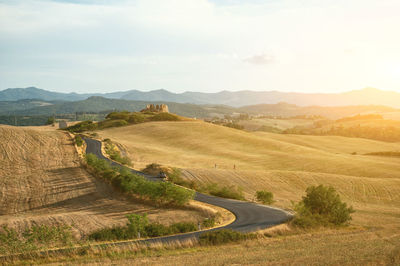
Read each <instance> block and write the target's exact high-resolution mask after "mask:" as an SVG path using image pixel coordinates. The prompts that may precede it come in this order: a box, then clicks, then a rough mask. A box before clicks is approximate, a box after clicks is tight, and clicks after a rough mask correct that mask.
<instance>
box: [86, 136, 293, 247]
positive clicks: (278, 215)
mask: <svg viewBox="0 0 400 266" xmlns="http://www.w3.org/2000/svg"><path fill="white" fill-rule="evenodd" d="M84 140H85V142H86V144H87V146H86V153H93V154H95V155H96V156H97V157H98V158H101V159H105V160H108V161H110V160H109V159H108V158H106V157H105V156H104V155H103V154H102V152H101V142H100V141H97V140H94V139H90V138H84ZM111 163H112V164H113V165H119V164H117V163H116V162H113V161H111ZM131 171H132V172H133V173H135V174H140V175H142V176H144V177H146V178H147V179H149V180H152V181H156V180H157V181H159V180H160V179H159V178H156V177H152V176H149V175H146V174H144V173H142V172H139V171H136V170H133V169H131ZM194 199H195V200H197V201H200V202H204V203H208V204H211V205H215V206H218V207H222V208H224V209H227V210H229V211H231V212H232V213H233V214H234V215H235V216H236V219H235V221H234V222H233V223H231V224H229V225H226V226H224V227H222V228H225V229H232V230H235V231H239V232H253V231H257V230H260V229H265V228H267V227H271V226H274V225H277V224H281V223H284V222H286V221H287V220H289V219H290V218H291V215H290V214H289V213H287V212H285V211H283V210H280V209H277V208H272V207H268V206H264V205H260V204H255V203H251V202H246V201H239V200H232V199H225V198H219V197H214V196H210V195H206V194H202V193H199V192H196V194H195V198H194ZM219 229H221V227H220V228H219ZM211 230H214V229H211ZM202 232H204V231H198V232H192V233H186V234H180V235H174V236H166V237H159V238H155V239H147V240H146V242H152V241H162V242H164V241H171V240H184V239H189V238H193V237H197V236H198V235H199V234H200V233H202ZM123 243H124V242H122V243H121V244H123ZM116 244H117V243H116Z"/></svg>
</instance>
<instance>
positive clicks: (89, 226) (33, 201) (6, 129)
mask: <svg viewBox="0 0 400 266" xmlns="http://www.w3.org/2000/svg"><path fill="white" fill-rule="evenodd" d="M129 213H147V214H148V215H149V219H150V220H151V221H158V222H161V223H164V224H169V223H172V222H175V221H179V220H180V221H182V220H186V221H196V222H197V221H198V220H201V219H203V217H204V216H205V215H206V214H205V213H200V212H197V211H194V210H193V211H191V210H174V209H155V208H153V207H149V206H147V205H143V204H140V203H137V202H134V201H131V200H129V199H127V198H125V197H124V196H122V195H120V194H119V193H116V192H114V191H113V190H112V188H110V186H109V185H106V184H104V183H102V182H101V181H98V180H96V179H95V178H93V177H92V176H91V175H89V174H88V173H87V172H86V171H85V170H84V169H83V168H81V167H80V164H79V159H78V156H77V154H76V152H75V149H74V147H73V145H72V140H71V139H70V138H69V137H68V136H67V135H66V134H65V133H63V132H60V131H55V130H54V129H48V130H46V128H42V129H40V130H38V129H33V128H17V127H11V126H0V225H2V224H7V225H8V226H10V227H13V228H16V229H17V230H24V229H25V228H26V227H29V226H30V225H32V224H48V225H61V224H68V225H71V226H72V228H73V231H74V233H75V235H76V237H80V236H82V235H85V234H87V233H89V232H91V231H93V230H96V229H99V228H102V227H106V226H113V225H120V224H125V223H126V218H125V215H126V214H129Z"/></svg>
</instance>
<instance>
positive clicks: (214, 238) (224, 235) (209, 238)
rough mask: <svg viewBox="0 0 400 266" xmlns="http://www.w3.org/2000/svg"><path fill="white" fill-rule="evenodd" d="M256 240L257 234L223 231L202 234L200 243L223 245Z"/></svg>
mask: <svg viewBox="0 0 400 266" xmlns="http://www.w3.org/2000/svg"><path fill="white" fill-rule="evenodd" d="M254 238H256V235H255V234H244V233H240V232H236V231H233V230H231V229H221V230H216V231H210V232H206V233H203V234H201V235H200V237H199V242H200V244H201V245H221V244H225V243H232V242H239V241H243V240H247V239H254Z"/></svg>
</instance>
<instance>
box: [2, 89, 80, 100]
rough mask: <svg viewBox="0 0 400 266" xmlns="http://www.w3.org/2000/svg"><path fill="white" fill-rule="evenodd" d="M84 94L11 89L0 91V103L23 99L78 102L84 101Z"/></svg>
mask: <svg viewBox="0 0 400 266" xmlns="http://www.w3.org/2000/svg"><path fill="white" fill-rule="evenodd" d="M86 98H87V96H86V95H84V94H77V93H59V92H52V91H47V90H42V89H38V88H35V87H28V88H13V89H6V90H3V91H0V101H18V100H23V99H40V100H44V101H54V100H63V101H78V100H83V99H86Z"/></svg>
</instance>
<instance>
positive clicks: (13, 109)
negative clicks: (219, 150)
mask: <svg viewBox="0 0 400 266" xmlns="http://www.w3.org/2000/svg"><path fill="white" fill-rule="evenodd" d="M148 103H154V104H161V103H165V104H167V105H168V107H169V110H170V112H172V113H175V114H178V115H181V116H186V117H197V118H206V117H223V116H224V115H232V114H234V113H248V114H250V115H265V116H282V117H291V116H299V115H318V116H324V117H327V118H330V119H338V118H342V117H346V116H351V115H357V114H369V113H374V114H383V115H384V116H386V114H394V113H398V114H400V110H399V109H394V108H391V107H385V106H374V105H368V106H338V107H321V106H306V107H303V106H297V105H294V104H287V103H278V104H260V105H251V106H244V107H241V108H235V107H230V106H227V105H212V104H209V105H196V104H184V103H174V102H167V101H132V100H121V99H108V98H104V97H100V96H92V97H89V98H88V99H85V100H81V101H74V102H68V101H42V100H19V101H13V102H10V101H3V102H0V115H2V116H10V115H11V116H14V115H16V116H52V115H54V114H55V115H60V114H75V113H100V112H102V113H105V112H110V111H114V110H115V111H123V110H127V111H131V112H133V111H140V110H141V109H143V108H145V106H146V104H148ZM391 119H396V118H391Z"/></svg>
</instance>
